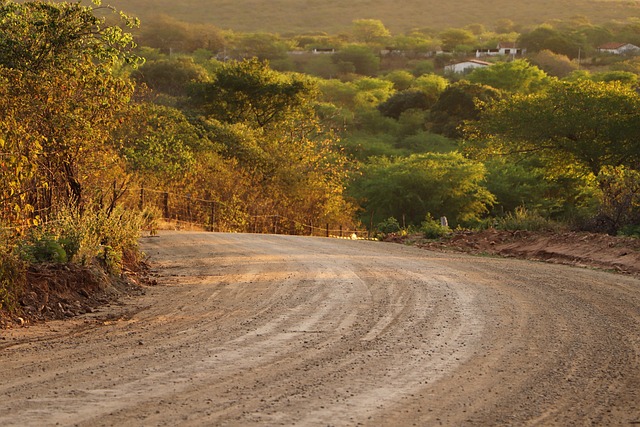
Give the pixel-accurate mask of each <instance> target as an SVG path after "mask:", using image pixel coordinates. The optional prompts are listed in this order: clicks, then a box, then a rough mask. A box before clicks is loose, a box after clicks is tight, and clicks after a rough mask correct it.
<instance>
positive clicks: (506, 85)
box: [467, 59, 549, 93]
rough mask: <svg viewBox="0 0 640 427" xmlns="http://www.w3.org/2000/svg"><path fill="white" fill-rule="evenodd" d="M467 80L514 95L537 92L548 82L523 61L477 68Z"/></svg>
mask: <svg viewBox="0 0 640 427" xmlns="http://www.w3.org/2000/svg"><path fill="white" fill-rule="evenodd" d="M467 78H468V79H469V81H470V82H472V83H477V84H483V85H487V86H491V87H494V88H496V89H500V90H503V91H506V92H514V93H533V92H537V91H539V90H540V89H542V88H543V87H544V86H545V85H547V84H548V81H549V79H548V77H547V75H546V73H545V72H544V71H542V70H540V69H539V68H538V67H536V66H533V65H531V64H529V62H527V61H526V60H524V59H517V60H515V61H510V62H497V63H495V64H492V65H491V66H490V67H484V68H477V69H475V70H473V71H472V72H471V73H470V74H469V75H468V77H467Z"/></svg>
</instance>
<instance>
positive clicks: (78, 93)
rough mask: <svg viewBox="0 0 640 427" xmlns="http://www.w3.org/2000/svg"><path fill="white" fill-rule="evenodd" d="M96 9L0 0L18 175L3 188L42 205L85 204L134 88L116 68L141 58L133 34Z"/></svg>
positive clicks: (1, 59) (6, 97)
mask: <svg viewBox="0 0 640 427" xmlns="http://www.w3.org/2000/svg"><path fill="white" fill-rule="evenodd" d="M95 13H96V9H95V8H92V7H86V6H81V5H79V4H77V3H73V4H69V3H61V4H54V3H44V2H26V3H24V4H16V3H12V2H6V1H5V2H2V3H1V4H0V79H1V81H2V85H1V86H0V91H2V96H0V140H2V146H3V149H2V150H1V151H2V152H3V159H2V160H3V171H4V172H5V173H8V174H9V175H11V176H9V177H8V178H9V179H8V180H7V182H10V186H9V187H8V188H7V187H5V188H3V190H0V191H2V192H4V191H7V193H5V194H3V195H5V196H6V197H7V198H10V197H13V195H16V194H22V195H25V194H29V195H30V196H29V197H30V198H31V200H30V201H31V202H32V204H35V205H37V206H36V208H38V209H41V210H42V212H50V210H51V208H52V206H53V205H54V204H55V203H61V204H64V203H68V202H72V203H77V204H81V203H82V202H83V186H84V184H85V183H86V182H87V181H88V180H90V179H92V177H94V176H95V170H100V169H102V168H109V167H110V163H111V160H110V159H111V158H112V147H111V146H110V144H109V134H110V131H111V130H112V129H113V128H114V127H115V125H116V123H117V120H118V114H119V112H120V111H122V110H123V109H124V108H125V107H126V105H127V103H128V101H129V98H130V96H131V94H132V91H133V87H132V85H131V84H130V83H129V82H128V81H127V80H124V79H122V78H120V77H116V76H114V74H113V73H112V69H113V67H114V66H115V65H117V64H118V63H121V62H122V61H125V62H135V61H136V59H137V58H136V57H135V56H133V55H129V54H127V51H128V49H129V48H131V47H133V43H132V38H131V35H130V34H126V33H124V32H123V30H122V29H121V28H120V27H117V26H106V25H105V18H98V17H97V16H96V15H95ZM128 23H130V24H131V25H133V24H134V22H131V21H128ZM4 178H5V177H3V181H4ZM0 199H2V200H5V197H2V196H0ZM26 202H27V200H26V199H25V198H23V199H22V204H23V205H26V204H27V203H26Z"/></svg>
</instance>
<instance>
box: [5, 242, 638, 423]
mask: <svg viewBox="0 0 640 427" xmlns="http://www.w3.org/2000/svg"><path fill="white" fill-rule="evenodd" d="M143 248H144V250H145V251H146V253H147V254H148V255H149V256H150V259H151V261H152V263H153V265H154V268H155V269H156V271H157V273H156V274H157V277H156V278H157V280H158V286H155V287H151V288H149V289H148V290H147V293H146V295H144V296H142V297H135V298H131V299H130V300H127V301H124V303H123V304H122V305H119V306H113V307H109V308H106V309H104V310H103V311H101V312H98V313H93V314H91V315H87V316H84V317H81V318H78V319H75V320H73V321H71V322H65V323H60V322H58V323H56V322H52V323H49V324H47V325H46V326H42V327H34V328H28V329H26V330H25V329H21V330H13V331H0V333H1V334H3V337H2V340H0V425H3V426H7V425H21V426H22V425H32V426H40V425H79V426H99V425H123V426H124V425H127V426H129V425H134V426H135V425H141V426H147V425H148V426H155V425H167V426H173V425H184V426H201V425H212V426H218V425H229V426H235V425H242V426H244V425H270V426H271V425H301V426H326V425H336V426H345V425H367V426H379V425H394V426H395V425H420V426H431V425H438V424H442V425H563V426H566V425H590V424H594V425H623V426H629V425H634V424H640V280H637V279H633V278H630V277H625V276H619V275H613V274H609V273H604V272H596V271H590V270H585V269H575V268H570V267H563V266H555V265H547V264H542V263H529V262H523V261H514V260H504V259H492V258H478V257H476V258H471V257H467V256H461V255H447V254H440V253H433V252H428V251H424V250H418V249H414V248H409V247H405V246H401V245H396V244H385V243H378V242H366V241H349V240H334V239H322V238H306V237H292V236H273V235H242V234H206V233H174V232H165V233H162V234H161V235H160V236H159V237H153V238H145V239H143ZM114 316H115V317H114Z"/></svg>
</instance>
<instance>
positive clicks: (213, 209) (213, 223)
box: [209, 202, 216, 231]
mask: <svg viewBox="0 0 640 427" xmlns="http://www.w3.org/2000/svg"><path fill="white" fill-rule="evenodd" d="M209 228H210V230H209V231H216V202H211V224H210V226H209Z"/></svg>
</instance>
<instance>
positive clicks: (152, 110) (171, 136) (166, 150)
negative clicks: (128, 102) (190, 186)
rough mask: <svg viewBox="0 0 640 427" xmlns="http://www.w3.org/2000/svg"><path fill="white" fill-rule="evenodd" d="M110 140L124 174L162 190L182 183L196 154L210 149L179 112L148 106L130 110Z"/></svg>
mask: <svg viewBox="0 0 640 427" xmlns="http://www.w3.org/2000/svg"><path fill="white" fill-rule="evenodd" d="M112 138H113V141H114V143H115V145H116V147H117V149H118V152H119V154H120V156H122V158H124V159H125V162H126V167H127V169H126V170H127V172H128V173H133V174H137V175H138V176H140V177H142V178H143V179H144V180H145V181H147V182H152V183H157V184H159V185H161V186H162V187H164V188H166V187H168V186H169V185H170V184H174V185H175V184H180V183H181V182H183V181H184V180H185V178H186V177H187V176H188V174H189V171H190V170H191V168H192V167H193V166H194V164H195V160H196V154H197V153H199V152H201V151H203V150H204V149H206V148H211V147H208V146H207V145H208V144H207V141H203V140H202V138H201V137H200V136H199V133H198V129H196V127H195V126H193V125H192V124H191V123H190V122H189V121H188V120H187V118H186V117H185V116H184V114H183V113H182V112H180V111H179V110H176V109H174V108H170V107H163V106H160V105H154V104H149V103H141V104H137V105H135V106H132V108H131V109H130V111H128V112H127V120H125V121H123V122H122V124H121V126H119V127H118V128H117V129H116V130H115V131H114V132H113V137H112Z"/></svg>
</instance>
